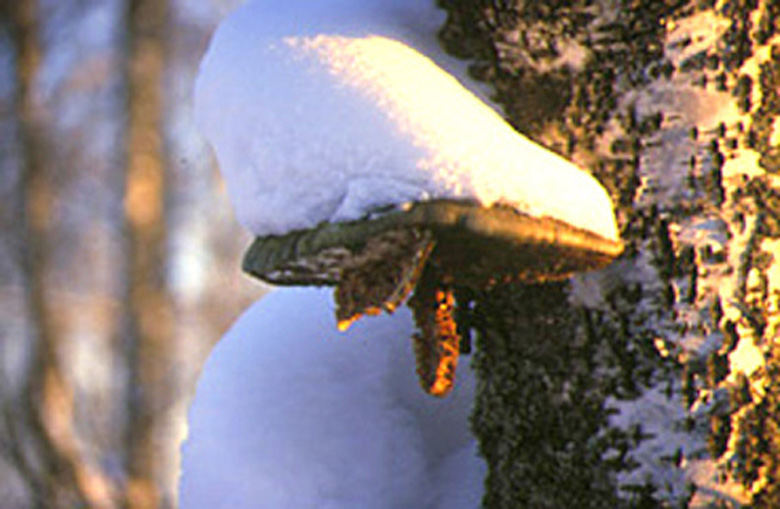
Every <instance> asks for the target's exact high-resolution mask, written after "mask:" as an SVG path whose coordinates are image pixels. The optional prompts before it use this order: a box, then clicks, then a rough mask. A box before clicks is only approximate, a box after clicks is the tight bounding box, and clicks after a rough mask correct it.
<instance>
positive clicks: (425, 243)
mask: <svg viewBox="0 0 780 509" xmlns="http://www.w3.org/2000/svg"><path fill="white" fill-rule="evenodd" d="M621 251H622V244H621V243H620V242H619V241H617V240H614V239H607V238H604V237H601V236H599V235H598V234H595V233H593V232H590V231H587V230H584V229H581V228H577V227H573V226H571V225H568V224H566V223H565V222H563V221H560V220H557V219H553V218H549V217H542V218H536V217H532V216H529V215H527V214H523V213H521V212H518V211H517V210H515V209H514V208H511V207H505V206H493V207H484V206H482V205H480V204H478V203H474V202H463V201H453V200H430V201H425V202H418V203H414V204H412V205H410V206H408V207H404V208H400V209H398V210H394V211H390V212H386V213H384V214H382V215H379V216H377V217H374V218H370V219H369V218H366V219H360V220H355V221H346V222H340V223H323V224H321V225H320V226H318V227H315V228H311V229H304V230H298V231H294V232H291V233H288V234H286V235H269V236H263V237H258V238H256V239H255V241H254V242H253V244H252V245H251V246H250V248H249V250H248V251H247V253H246V255H245V257H244V263H243V269H244V270H245V271H246V272H247V273H249V274H252V275H254V276H256V277H258V278H260V279H262V280H264V281H266V282H268V283H271V284H275V285H334V286H336V290H335V300H336V304H337V308H336V318H337V320H338V327H339V328H340V329H342V330H344V329H346V328H347V327H349V325H350V324H351V323H352V322H353V321H354V320H357V319H358V318H360V317H361V316H362V315H374V314H378V313H381V312H382V311H386V312H390V313H392V312H393V311H394V310H395V309H396V308H397V307H398V306H400V305H401V304H402V303H403V302H406V303H407V305H408V306H409V307H410V308H411V309H412V311H413V313H414V318H415V322H416V323H417V326H418V329H419V332H418V334H416V335H415V337H414V338H413V341H414V351H415V356H416V358H417V373H418V376H419V379H420V384H421V386H422V387H423V388H424V389H425V390H426V391H427V392H429V393H430V394H433V395H435V396H444V395H446V394H447V393H448V392H449V391H450V390H451V388H452V384H453V381H454V376H455V368H456V366H457V360H458V354H459V352H460V346H459V341H460V336H459V334H458V331H457V324H456V323H455V318H454V316H455V306H456V298H455V289H456V288H459V287H465V288H472V289H487V288H490V287H491V286H493V285H496V284H504V283H509V282H522V283H539V282H544V281H550V280H559V279H563V278H567V277H569V276H571V275H572V274H574V273H576V272H580V271H586V270H594V269H599V268H602V267H604V266H606V265H608V264H609V263H610V262H611V261H612V260H613V259H614V258H615V257H616V256H617V255H619V254H620V252H621ZM410 295H411V297H410Z"/></svg>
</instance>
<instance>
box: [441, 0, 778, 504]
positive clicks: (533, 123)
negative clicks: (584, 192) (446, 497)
mask: <svg viewBox="0 0 780 509" xmlns="http://www.w3.org/2000/svg"><path fill="white" fill-rule="evenodd" d="M441 3H442V4H443V5H444V7H445V8H446V9H447V11H448V13H449V18H448V21H447V23H446V25H445V27H444V28H443V29H442V33H441V37H442V40H443V41H444V43H445V45H446V46H447V47H448V49H449V50H450V51H452V52H453V53H455V54H457V55H459V56H463V57H467V58H470V59H472V61H473V64H472V72H473V74H474V75H475V76H476V77H478V78H481V79H483V80H486V81H488V82H490V83H491V84H492V85H493V86H494V90H495V99H496V101H497V102H498V103H500V104H501V105H502V106H503V107H504V109H505V112H506V114H507V117H508V119H509V121H510V122H511V123H512V124H513V125H514V126H515V127H516V128H518V129H519V130H520V131H522V132H523V133H524V134H526V135H528V136H530V137H532V138H533V139H535V140H536V141H538V142H540V143H542V144H544V145H546V146H548V147H550V148H552V149H554V150H556V151H558V152H560V153H562V154H563V155H565V156H567V157H569V158H571V159H573V160H575V161H576V162H578V163H579V164H580V165H581V166H583V167H584V168H587V169H588V170H590V171H591V172H592V173H593V174H594V175H595V176H596V177H597V178H599V179H600V180H601V182H602V183H603V184H604V185H605V187H606V188H607V189H608V190H609V192H610V193H611V195H612V197H613V199H614V201H615V204H616V209H617V210H616V212H617V216H618V221H619V226H620V229H621V233H622V237H623V240H624V241H625V244H626V250H625V252H624V254H623V255H622V256H621V258H620V259H619V260H618V261H617V262H615V263H614V264H613V265H612V266H611V267H609V268H607V269H605V270H603V271H601V272H599V273H592V274H587V275H584V276H580V277H576V278H574V279H573V280H572V281H570V282H569V283H568V284H552V285H540V286H525V287H517V286H515V287H505V288H501V289H499V290H496V291H493V292H491V293H489V294H481V295H476V296H475V297H474V298H475V305H474V308H473V311H472V315H473V316H472V317H471V318H470V322H471V324H472V326H473V328H474V330H475V331H476V333H477V335H478V343H477V344H478V348H477V349H476V353H475V354H474V361H473V363H474V367H475V369H476V372H477V375H478V377H479V384H478V395H477V401H476V404H475V409H474V413H473V415H472V426H473V429H474V432H475V434H476V435H477V437H478V439H479V442H480V447H481V452H482V454H483V456H484V457H485V459H486V460H487V462H488V465H489V474H488V478H487V483H486V494H485V498H484V506H485V507H488V508H491V509H494V508H503V507H507V508H508V507H575V506H576V507H618V506H621V505H622V506H625V507H665V506H670V507H678V506H691V507H694V506H704V505H707V504H716V505H717V504H721V505H724V506H737V505H739V504H740V503H743V504H748V503H749V504H752V505H753V506H755V507H778V506H780V478H778V476H780V439H778V436H780V435H778V431H780V430H778V426H779V425H780V411H778V408H779V407H778V404H779V403H780V401H778V398H780V388H778V384H777V382H776V380H777V376H778V369H780V337H779V336H780V263H778V262H777V259H776V258H777V254H778V253H780V148H778V145H780V143H779V142H780V138H778V133H779V132H780V129H778V128H777V127H776V126H775V122H776V118H777V116H778V114H779V113H780V36H779V35H778V33H779V32H780V26H778V21H777V20H778V19H780V4H778V3H777V2H773V1H771V0H757V1H732V0H724V1H714V0H713V1H709V0H701V1H699V0H696V1H694V0H676V1H667V2H661V1H657V2H640V1H634V0H618V1H614V2H612V1H610V2H608V1H606V0H604V1H597V2H590V1H585V0H582V1H576V0H575V1H561V2H557V1H556V2H520V1H515V2H489V1H487V0H481V1H476V2H474V1H464V0H443V1H442V2H441Z"/></svg>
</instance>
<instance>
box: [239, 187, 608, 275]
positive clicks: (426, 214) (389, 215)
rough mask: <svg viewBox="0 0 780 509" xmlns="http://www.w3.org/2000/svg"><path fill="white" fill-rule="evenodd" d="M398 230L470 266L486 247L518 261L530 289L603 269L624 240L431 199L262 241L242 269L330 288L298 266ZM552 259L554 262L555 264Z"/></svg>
mask: <svg viewBox="0 0 780 509" xmlns="http://www.w3.org/2000/svg"><path fill="white" fill-rule="evenodd" d="M398 230H410V231H411V230H416V231H427V232H431V233H432V235H433V237H434V240H436V241H437V243H438V244H439V248H438V250H439V251H445V252H456V251H457V252H462V253H463V257H462V258H463V259H468V260H473V258H474V255H475V253H477V254H478V253H480V252H483V251H485V250H486V249H488V247H486V246H489V249H490V250H491V253H492V254H491V256H489V257H488V258H497V259H501V263H506V262H507V259H506V256H508V255H511V256H512V259H513V260H517V264H519V265H518V267H515V268H510V269H508V271H512V270H515V271H517V270H520V267H523V270H525V271H526V274H524V275H520V276H519V279H520V280H524V281H526V282H540V281H545V280H550V279H562V278H566V277H569V276H570V275H572V274H573V273H575V272H580V271H585V270H594V269H598V268H602V267H604V266H606V265H608V264H609V263H611V262H612V260H614V259H615V258H616V257H617V256H619V255H620V253H622V251H623V244H622V242H620V241H615V240H611V239H606V238H604V237H602V236H600V235H598V234H595V233H593V232H591V231H588V230H584V229H582V228H577V227H574V226H571V225H569V224H567V223H565V222H563V221H561V220H557V219H553V218H550V217H534V216H530V215H528V214H524V213H522V212H518V211H517V210H515V209H513V208H511V207H507V206H502V205H496V206H492V207H484V206H482V205H479V204H477V203H473V202H463V201H454V200H431V201H425V202H416V203H413V204H411V206H409V207H407V208H405V209H402V210H401V209H397V210H392V211H390V212H385V213H383V214H379V215H376V216H375V217H371V218H365V219H358V220H354V221H345V222H338V223H327V222H324V223H321V224H319V225H318V226H316V227H314V228H310V229H303V230H296V231H293V232H290V233H287V234H284V235H268V236H263V237H257V238H255V240H254V241H253V242H252V244H251V245H250V246H249V248H248V250H247V252H246V254H245V255H244V260H243V264H242V268H243V270H244V271H245V272H247V273H248V274H250V275H252V276H254V277H257V278H259V279H261V280H263V281H266V282H268V283H271V284H274V285H282V286H307V285H317V286H333V285H337V284H338V283H339V280H338V276H337V275H334V274H330V275H322V276H312V275H310V274H305V273H301V274H296V273H295V268H294V266H295V263H294V262H295V261H296V260H304V259H311V258H316V257H317V256H319V255H321V254H322V253H326V252H333V251H334V250H336V251H339V252H341V253H346V255H345V256H350V255H358V254H359V253H360V252H361V251H362V250H363V249H364V247H365V246H366V245H367V243H368V242H369V241H370V239H372V238H377V237H380V236H382V235H387V234H388V233H390V232H393V231H398ZM493 255H495V256H493ZM553 259H557V261H556V262H555V263H552V262H551V260H553ZM461 261H462V260H461ZM510 264H511V263H510ZM536 265H538V270H536V268H535V266H536ZM291 267H292V268H291ZM281 273H284V274H285V275H280V274H281Z"/></svg>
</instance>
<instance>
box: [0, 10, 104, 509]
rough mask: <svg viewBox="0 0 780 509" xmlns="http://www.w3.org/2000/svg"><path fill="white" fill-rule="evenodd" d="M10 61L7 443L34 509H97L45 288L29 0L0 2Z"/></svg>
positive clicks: (44, 208) (46, 179) (36, 40)
mask: <svg viewBox="0 0 780 509" xmlns="http://www.w3.org/2000/svg"><path fill="white" fill-rule="evenodd" d="M0 14H2V16H1V18H2V19H3V20H4V21H7V25H6V26H7V28H8V30H9V34H10V36H11V37H10V39H11V45H12V49H13V53H14V54H13V58H14V61H15V70H16V73H15V74H16V75H15V95H14V103H15V104H14V110H15V114H16V119H17V139H18V146H19V148H20V154H19V155H20V168H21V169H20V178H19V179H18V188H19V192H18V195H19V196H20V200H19V202H18V205H17V220H18V222H17V223H16V225H14V228H15V229H16V231H15V232H14V233H15V236H16V238H17V239H18V244H17V248H18V249H17V253H16V254H17V260H16V262H17V263H16V264H17V266H18V267H19V268H20V269H21V270H20V274H21V279H22V287H23V288H24V300H25V307H26V314H27V317H26V323H27V338H26V339H27V341H29V365H27V366H26V367H25V368H24V369H22V370H21V373H23V376H24V380H23V382H22V384H21V387H22V388H21V390H20V391H19V393H17V394H9V393H6V394H4V398H5V404H6V405H7V406H6V407H5V408H4V409H3V413H4V415H3V420H4V425H5V427H6V431H7V433H8V440H7V444H3V445H4V446H5V447H7V448H8V449H10V451H9V452H10V456H11V459H12V461H13V463H14V467H15V468H16V469H17V472H18V474H19V475H20V477H21V478H22V479H23V481H24V482H25V484H26V485H27V488H28V489H27V491H28V496H29V497H30V499H31V500H30V504H31V505H32V506H34V507H42V508H43V507H46V508H53V507H75V506H82V505H86V506H90V507H103V506H104V504H105V503H106V500H107V499H106V496H107V491H106V487H107V481H106V479H105V478H104V477H103V475H102V474H101V473H100V472H99V471H98V470H97V469H95V468H94V465H93V464H92V463H91V462H90V461H89V460H88V459H87V458H86V457H85V455H84V451H83V449H82V445H83V444H82V443H80V441H79V437H78V431H77V429H76V422H75V415H74V412H75V401H74V394H73V387H72V385H71V383H70V380H69V379H68V376H67V374H66V370H65V369H64V366H63V359H62V354H63V352H61V346H62V341H61V337H60V335H59V333H58V330H57V328H56V327H55V325H54V323H53V313H52V310H53V309H54V306H55V303H54V302H53V299H52V298H51V291H50V289H49V288H48V287H47V284H46V277H47V274H48V272H49V268H50V267H49V266H50V260H49V252H50V236H51V229H52V228H51V226H52V201H53V200H52V196H53V189H52V186H53V184H52V176H51V175H50V174H49V172H48V171H47V169H46V167H47V161H46V158H47V155H48V154H49V153H50V151H49V144H48V143H47V141H46V134H45V130H44V124H43V121H42V120H43V119H42V116H43V109H42V105H41V104H40V103H39V101H38V99H37V94H36V76H37V73H38V71H39V68H40V62H41V45H40V33H39V24H38V20H39V16H40V14H39V10H38V2H37V1H36V0H28V1H24V2H13V1H6V2H2V3H0Z"/></svg>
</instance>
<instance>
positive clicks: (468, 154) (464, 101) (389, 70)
mask: <svg viewBox="0 0 780 509" xmlns="http://www.w3.org/2000/svg"><path fill="white" fill-rule="evenodd" d="M443 17H444V14H443V12H442V11H439V10H437V9H436V8H435V5H434V2H433V0H430V1H426V0H398V1H389V0H317V1H306V0H297V1H290V2H285V3H282V2H272V1H269V0H257V1H250V2H248V3H247V4H245V5H244V6H242V7H240V8H239V9H237V10H236V11H235V12H234V13H233V14H232V15H231V16H229V17H228V18H227V19H226V20H225V21H224V22H223V23H222V24H221V25H220V27H219V29H218V30H217V32H216V34H215V36H214V38H213V40H212V42H211V46H210V48H209V50H208V52H207V54H206V56H205V57H204V60H203V63H202V67H201V73H200V75H199V78H198V80H197V84H196V90H195V109H196V118H197V122H198V124H199V126H200V129H201V130H202V132H203V133H204V134H205V135H206V136H207V138H208V139H209V141H210V143H211V144H212V146H213V147H214V149H215V152H216V155H217V159H218V162H219V165H220V168H221V170H222V173H223V175H224V177H225V179H226V181H227V184H228V189H229V192H230V195H231V199H232V201H233V205H234V208H235V210H236V214H237V216H238V219H239V220H240V221H241V222H242V223H243V224H244V225H245V226H246V227H247V228H248V229H250V230H251V231H252V232H253V233H255V234H257V235H265V234H279V233H285V232H287V231H290V230H293V229H299V228H308V227H313V226H315V225H317V224H318V223H320V222H322V221H342V220H349V219H357V218H360V217H363V216H365V215H366V214H368V213H369V212H371V210H372V209H375V208H377V207H380V206H384V205H390V204H395V205H400V204H403V203H406V202H409V201H416V200H427V199H431V198H455V199H470V200H475V201H477V202H479V203H481V204H483V205H485V206H490V205H493V204H495V203H503V204H506V205H511V206H514V207H515V208H516V209H518V210H519V211H522V212H524V213H527V214H530V215H532V216H536V217H542V216H549V217H553V218H556V219H560V220H563V221H565V222H567V223H569V224H572V225H574V226H577V227H580V228H584V229H587V230H590V231H593V232H595V233H597V234H599V235H601V236H603V237H606V238H609V239H616V238H617V231H616V226H615V219H614V215H613V209H612V203H611V201H610V199H609V197H608V195H607V193H606V192H605V190H604V189H603V188H602V187H601V185H600V184H599V183H598V182H597V181H596V180H595V179H593V178H592V177H591V176H590V175H589V174H587V173H586V172H584V171H582V170H580V169H579V168H577V167H576V166H575V165H573V164H572V163H570V162H569V161H567V160H565V159H564V158H562V157H560V156H558V155H557V154H555V153H553V152H551V151H549V150H546V149H545V148H543V147H541V146H539V145H537V144H535V143H533V142H531V141H530V140H528V139H527V138H525V137H523V136H521V135H520V134H518V133H517V132H516V131H514V130H513V129H512V128H511V127H510V126H509V125H508V124H507V123H506V122H505V121H504V120H503V119H502V118H501V117H500V116H499V115H498V113H496V111H495V110H494V109H493V108H491V107H490V106H489V105H488V104H486V103H485V102H484V101H483V100H481V99H480V98H479V97H478V96H479V95H480V91H479V87H478V86H477V85H476V84H474V83H473V82H470V81H469V80H468V79H467V78H465V75H464V74H463V73H461V72H458V71H459V69H460V68H462V67H460V66H458V65H457V64H455V63H454V62H453V60H452V59H451V58H449V57H447V56H446V55H445V54H444V53H443V52H442V50H441V49H440V48H439V45H438V43H437V40H436V31H437V30H438V28H440V26H441V24H442V22H443ZM452 73H454V74H452ZM456 76H457V77H458V78H459V79H458V78H456ZM464 85H465V86H464ZM466 87H468V88H466ZM475 94H476V95H475Z"/></svg>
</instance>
